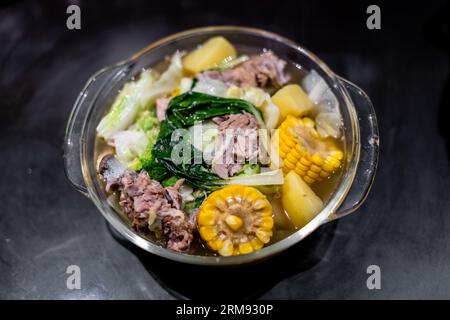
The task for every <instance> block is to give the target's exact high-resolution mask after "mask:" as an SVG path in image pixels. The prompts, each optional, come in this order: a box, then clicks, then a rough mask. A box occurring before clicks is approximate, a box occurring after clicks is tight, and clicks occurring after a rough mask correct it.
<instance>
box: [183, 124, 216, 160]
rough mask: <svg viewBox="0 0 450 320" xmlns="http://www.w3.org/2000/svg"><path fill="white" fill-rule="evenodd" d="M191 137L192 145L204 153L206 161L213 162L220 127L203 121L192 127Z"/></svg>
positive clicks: (190, 130)
mask: <svg viewBox="0 0 450 320" xmlns="http://www.w3.org/2000/svg"><path fill="white" fill-rule="evenodd" d="M189 135H190V139H191V143H192V145H193V146H194V147H195V148H196V149H198V150H200V151H201V152H202V153H203V158H204V160H205V161H206V162H207V163H209V162H211V161H212V159H213V158H214V154H215V149H216V141H217V137H218V135H219V129H218V125H217V124H215V123H214V122H212V121H203V122H201V123H198V124H195V125H193V126H192V127H190V128H189Z"/></svg>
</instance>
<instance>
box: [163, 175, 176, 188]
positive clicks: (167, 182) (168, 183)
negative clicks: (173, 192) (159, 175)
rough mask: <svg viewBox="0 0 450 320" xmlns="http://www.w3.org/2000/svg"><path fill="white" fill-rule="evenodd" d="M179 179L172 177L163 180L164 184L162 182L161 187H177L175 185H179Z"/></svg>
mask: <svg viewBox="0 0 450 320" xmlns="http://www.w3.org/2000/svg"><path fill="white" fill-rule="evenodd" d="M177 181H178V178H177V177H175V176H172V177H170V178H167V179H165V180H163V182H161V185H162V186H163V187H164V188H166V187H173V186H174V185H175V183H177Z"/></svg>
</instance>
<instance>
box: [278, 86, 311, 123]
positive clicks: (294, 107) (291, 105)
mask: <svg viewBox="0 0 450 320" xmlns="http://www.w3.org/2000/svg"><path fill="white" fill-rule="evenodd" d="M272 101H273V103H275V105H276V106H277V107H278V108H279V109H280V121H283V120H284V119H285V118H286V117H287V116H288V115H292V116H294V117H300V116H303V115H305V114H306V113H307V112H308V111H309V110H311V108H312V107H313V105H314V104H313V102H312V101H311V100H310V99H309V97H308V95H307V94H306V93H305V91H303V89H302V88H301V87H300V86H299V85H297V84H289V85H287V86H284V87H283V88H281V89H280V90H278V91H277V92H276V93H275V94H274V95H273V97H272Z"/></svg>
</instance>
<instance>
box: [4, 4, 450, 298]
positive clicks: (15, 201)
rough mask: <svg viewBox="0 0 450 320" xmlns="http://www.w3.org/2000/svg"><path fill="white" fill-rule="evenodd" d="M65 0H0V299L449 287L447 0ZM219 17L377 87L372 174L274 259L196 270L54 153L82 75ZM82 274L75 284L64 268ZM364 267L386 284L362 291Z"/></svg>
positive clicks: (345, 294)
mask: <svg viewBox="0 0 450 320" xmlns="http://www.w3.org/2000/svg"><path fill="white" fill-rule="evenodd" d="M68 3H69V2H67V1H54V2H47V1H39V2H38V1H23V2H22V1H6V2H2V4H1V5H0V166H1V168H2V172H3V174H2V176H1V178H0V197H1V202H2V210H1V214H0V298H4V299H48V298H49V299H66V298H69V299H73V298H83V299H85V298H87V299H115V298H117V299H128V298H131V299H166V298H167V299H171V298H200V297H210V298H211V297H217V298H220V297H233V298H241V297H243V298H263V299H271V298H275V299H284V298H288V299H294V298H312V299H315V298H320V299H329V298H344V299H350V298H357V299H373V298H450V268H449V266H450V197H449V195H450V193H449V190H450V179H449V178H450V172H449V159H450V157H449V154H450V129H449V121H450V118H449V110H450V109H449V108H450V105H449V104H450V102H449V92H450V88H449V51H448V50H449V43H450V41H449V34H448V29H449V19H448V15H447V13H448V2H442V1H441V2H439V1H437V2H434V1H428V2H427V3H426V5H424V4H421V5H418V4H414V3H412V2H406V1H405V2H402V3H398V4H396V5H395V6H394V5H393V4H388V3H381V4H380V7H381V14H382V29H381V30H374V31H371V30H368V29H367V28H366V25H365V24H366V19H367V16H368V15H367V14H366V8H367V6H368V5H369V4H370V3H369V2H364V1H360V2H354V3H353V2H345V4H344V2H341V1H333V2H332V1H329V2H324V1H290V2H283V1H270V2H267V4H265V3H263V2H262V1H254V2H252V1H249V2H247V1H246V2H245V4H244V2H243V1H241V2H231V1H226V2H225V1H221V2H220V5H219V4H217V5H214V4H213V2H212V1H210V2H207V1H204V2H203V3H199V2H198V1H193V0H184V1H180V2H167V1H160V2H157V3H156V4H153V5H152V4H150V2H141V3H138V2H136V1H131V0H129V1H109V2H102V3H99V2H96V4H94V3H93V1H89V3H88V1H77V2H76V3H78V4H79V5H80V7H81V13H82V29H81V30H74V31H70V30H68V29H67V28H66V18H67V14H66V7H67V5H68ZM217 24H233V25H246V26H253V27H260V28H264V29H268V30H271V31H274V32H277V33H280V34H282V35H284V36H286V37H289V38H292V39H294V40H296V41H298V42H299V43H301V44H302V45H304V46H305V47H307V48H309V49H310V50H312V51H313V52H315V53H316V54H318V55H319V56H320V57H321V58H322V59H323V60H324V61H325V62H326V63H327V64H328V65H329V66H330V67H331V68H332V69H333V70H334V71H336V73H338V74H340V75H342V76H344V77H345V78H347V79H350V80H351V81H353V82H355V83H356V84H358V85H360V86H361V87H362V88H363V89H365V90H366V91H367V93H368V94H369V96H370V97H371V98H372V100H373V103H374V106H375V109H376V112H377V115H378V119H379V126H380V141H381V155H380V164H379V170H378V175H377V178H376V180H375V184H374V186H373V189H372V192H371V194H370V196H369V197H368V199H367V201H366V202H365V204H364V205H363V206H362V207H361V208H360V209H359V210H358V211H357V212H356V213H355V214H353V215H351V216H348V217H346V218H344V219H343V220H340V221H339V222H333V223H330V224H328V225H325V226H323V227H321V228H320V229H319V230H318V231H317V232H316V233H314V234H313V235H311V236H310V237H309V238H307V239H306V240H305V241H303V242H302V243H300V244H298V245H296V246H294V247H293V248H291V249H289V250H288V251H287V252H285V253H283V254H281V255H280V256H277V257H275V258H273V259H271V260H269V261H266V262H264V263H261V264H258V265H255V266H247V267H243V268H239V269H219V270H209V269H207V270H205V269H203V268H199V267H195V266H189V265H182V264H178V263H174V262H170V261H166V260H164V259H161V258H158V257H155V256H152V255H150V254H147V253H145V252H143V251H142V250H140V249H137V248H135V247H133V246H132V245H130V244H128V243H126V242H124V241H122V240H121V239H120V238H118V237H116V236H115V235H114V233H113V232H112V231H111V230H110V229H109V227H108V225H107V224H106V222H105V221H104V219H103V218H102V216H101V215H100V213H99V212H98V211H97V210H96V208H95V206H94V205H93V203H91V201H90V200H88V199H87V198H85V197H84V196H83V195H81V194H79V193H78V192H77V191H75V190H74V189H72V188H71V186H70V185H69V183H68V182H67V180H66V178H65V175H64V170H63V160H62V144H63V135H64V128H65V125H66V121H67V118H68V115H69V112H70V110H71V108H72V105H73V103H74V101H75V99H76V97H77V95H78V93H79V92H80V90H81V88H82V86H83V85H84V83H85V81H86V80H87V79H88V78H89V76H90V75H91V74H92V73H94V72H95V71H96V70H98V69H100V68H101V67H103V66H105V65H108V64H111V63H113V62H116V61H118V60H121V59H123V58H126V57H128V56H130V55H131V54H132V53H134V52H135V51H137V50H138V49H140V48H142V47H144V46H145V45H147V44H148V43H150V42H152V41H154V40H156V39H158V38H160V37H163V36H165V35H168V34H171V33H174V32H177V31H181V30H183V29H187V28H192V27H197V26H204V25H217ZM69 265H78V266H79V267H80V269H81V289H80V290H69V289H67V287H66V279H67V276H68V274H66V268H67V266H69ZM369 265H378V266H379V267H380V268H381V290H368V288H367V286H366V280H367V277H368V274H367V273H366V270H367V267H368V266H369Z"/></svg>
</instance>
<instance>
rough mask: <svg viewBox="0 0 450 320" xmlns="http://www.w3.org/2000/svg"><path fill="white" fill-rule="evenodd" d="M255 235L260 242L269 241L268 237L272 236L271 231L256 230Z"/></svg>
mask: <svg viewBox="0 0 450 320" xmlns="http://www.w3.org/2000/svg"><path fill="white" fill-rule="evenodd" d="M256 236H257V237H258V239H259V240H261V242H262V243H268V242H269V241H270V237H271V236H272V231H266V230H258V231H257V232H256Z"/></svg>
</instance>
